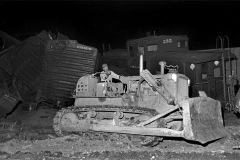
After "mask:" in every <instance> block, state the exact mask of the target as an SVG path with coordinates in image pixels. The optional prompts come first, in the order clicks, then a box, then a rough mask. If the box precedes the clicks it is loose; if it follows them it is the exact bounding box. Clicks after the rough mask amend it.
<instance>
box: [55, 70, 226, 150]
mask: <svg viewBox="0 0 240 160" xmlns="http://www.w3.org/2000/svg"><path fill="white" fill-rule="evenodd" d="M189 84H190V80H189V78H188V77H186V76H185V75H183V74H180V73H178V72H177V71H176V69H169V72H168V73H166V74H164V73H162V72H161V73H160V74H158V75H152V74H151V73H150V72H149V71H148V70H143V69H141V70H140V75H139V76H129V77H123V76H121V77H120V81H111V82H102V81H101V79H100V76H99V74H94V75H86V76H83V77H81V78H80V79H79V80H78V82H77V85H76V89H75V91H74V94H73V98H75V102H74V106H70V107H67V108H62V109H61V110H59V111H58V112H57V113H56V116H55V117H54V120H53V128H54V130H55V132H56V134H57V135H58V136H64V135H68V134H79V135H81V136H84V137H87V138H90V139H104V140H107V139H110V140H117V141H127V142H131V143H133V144H137V145H141V146H154V145H157V144H158V143H159V142H161V141H162V140H163V139H164V138H175V139H176V138H179V139H185V140H187V141H189V142H197V143H200V144H206V143H209V142H212V141H215V140H218V139H221V138H223V137H225V136H226V135H227V132H226V130H225V128H224V125H223V119H222V113H221V103H220V102H219V101H217V100H214V99H212V98H210V97H207V95H206V94H205V93H204V92H201V93H200V95H199V97H194V98H189V96H188V95H189V93H188V92H189Z"/></svg>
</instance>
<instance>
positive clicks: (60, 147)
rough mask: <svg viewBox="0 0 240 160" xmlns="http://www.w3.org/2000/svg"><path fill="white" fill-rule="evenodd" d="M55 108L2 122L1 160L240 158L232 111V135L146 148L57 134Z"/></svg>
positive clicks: (239, 127) (239, 126)
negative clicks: (203, 144) (195, 142)
mask: <svg viewBox="0 0 240 160" xmlns="http://www.w3.org/2000/svg"><path fill="white" fill-rule="evenodd" d="M56 111H57V110H56V109H46V108H41V109H38V110H33V111H31V112H30V111H28V110H23V109H18V110H17V111H15V112H14V113H13V114H12V115H10V116H8V118H7V119H5V120H2V121H1V123H0V129H1V130H0V159H9V160H17V159H25V160H38V159H39V160H75V159H76V160H77V159H91V160H98V159H104V160H117V159H133V160H135V159H140V160H154V159H163V160H169V159H174V160H185V159H188V160H191V159H192V160H195V159H199V160H202V159H214V160H215V159H216V160H222V159H240V119H238V117H237V116H236V115H235V114H233V113H229V112H225V113H224V121H225V126H226V129H227V131H228V133H229V136H228V137H226V138H224V139H221V140H218V141H216V142H213V143H210V144H208V145H206V146H202V145H199V144H194V143H190V142H186V141H185V140H179V139H165V140H164V141H163V142H161V143H160V144H159V145H157V146H155V147H152V148H147V147H136V146H132V145H130V144H127V143H124V142H113V141H99V140H86V139H83V138H82V137H79V136H76V135H69V136H65V137H57V136H56V135H55V133H54V131H53V129H52V120H53V117H54V116H55V113H56Z"/></svg>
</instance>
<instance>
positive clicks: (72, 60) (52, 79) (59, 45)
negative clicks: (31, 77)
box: [40, 40, 97, 101]
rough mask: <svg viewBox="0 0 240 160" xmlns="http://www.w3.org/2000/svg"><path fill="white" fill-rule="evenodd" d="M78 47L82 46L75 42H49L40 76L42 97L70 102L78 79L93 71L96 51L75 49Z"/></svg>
mask: <svg viewBox="0 0 240 160" xmlns="http://www.w3.org/2000/svg"><path fill="white" fill-rule="evenodd" d="M79 45H80V47H82V46H83V45H81V44H78V43H77V42H76V41H68V40H65V41H64V40H57V41H49V43H48V45H47V48H46V57H45V59H44V67H43V74H42V76H41V87H40V93H41V94H42V95H45V96H46V97H48V98H50V99H52V100H60V101H70V97H71V93H72V92H73V91H74V89H75V87H76V84H77V81H78V79H79V78H80V77H82V76H84V75H86V74H92V73H93V72H94V71H95V62H96V57H97V49H95V48H92V47H89V48H92V50H91V51H90V50H85V49H81V48H77V47H79ZM74 46H75V47H74ZM84 47H88V46H84Z"/></svg>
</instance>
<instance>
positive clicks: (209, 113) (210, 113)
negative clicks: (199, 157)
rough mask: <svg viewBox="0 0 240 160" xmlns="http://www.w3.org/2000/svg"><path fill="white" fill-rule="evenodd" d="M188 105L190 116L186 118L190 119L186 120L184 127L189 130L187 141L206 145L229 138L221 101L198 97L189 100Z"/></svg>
mask: <svg viewBox="0 0 240 160" xmlns="http://www.w3.org/2000/svg"><path fill="white" fill-rule="evenodd" d="M188 104H189V107H187V108H188V109H189V114H188V116H187V117H186V116H185V117H186V118H189V119H188V120H185V124H184V127H186V128H188V129H186V131H188V133H187V134H186V135H185V136H186V139H191V140H195V141H198V142H201V143H202V144H205V143H207V142H210V141H213V140H217V139H220V138H223V137H225V136H227V131H226V130H225V128H224V125H223V118H222V111H221V103H220V102H219V101H217V100H214V99H212V98H209V97H196V98H190V99H188ZM183 114H184V113H183ZM189 115H190V117H189ZM186 121H187V122H186ZM189 127H191V128H189ZM189 132H191V133H190V134H189Z"/></svg>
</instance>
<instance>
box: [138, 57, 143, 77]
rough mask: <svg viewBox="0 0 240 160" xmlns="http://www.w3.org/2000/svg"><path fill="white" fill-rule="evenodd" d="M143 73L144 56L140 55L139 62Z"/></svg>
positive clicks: (140, 70)
mask: <svg viewBox="0 0 240 160" xmlns="http://www.w3.org/2000/svg"><path fill="white" fill-rule="evenodd" d="M142 71H143V55H142V54H140V61H139V72H140V73H141V72H142Z"/></svg>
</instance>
